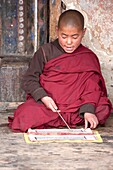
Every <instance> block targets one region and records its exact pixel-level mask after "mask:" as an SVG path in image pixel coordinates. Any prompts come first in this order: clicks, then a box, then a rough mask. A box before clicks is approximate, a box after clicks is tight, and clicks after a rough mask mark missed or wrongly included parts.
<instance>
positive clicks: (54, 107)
mask: <svg viewBox="0 0 113 170" xmlns="http://www.w3.org/2000/svg"><path fill="white" fill-rule="evenodd" d="M41 101H42V102H43V103H44V104H45V106H46V107H47V108H48V109H50V110H52V111H53V112H60V110H58V107H57V105H56V104H55V102H54V100H53V99H52V98H51V97H48V96H45V97H43V98H42V99H41Z"/></svg>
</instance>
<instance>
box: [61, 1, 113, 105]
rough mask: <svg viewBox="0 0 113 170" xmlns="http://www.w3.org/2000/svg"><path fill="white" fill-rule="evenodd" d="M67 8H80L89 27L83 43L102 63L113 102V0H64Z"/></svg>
mask: <svg viewBox="0 0 113 170" xmlns="http://www.w3.org/2000/svg"><path fill="white" fill-rule="evenodd" d="M63 2H64V3H65V5H66V9H78V10H79V11H81V12H82V14H83V15H84V17H85V26H86V28H87V31H86V35H85V37H84V39H83V44H84V45H86V46H88V47H89V48H90V49H92V50H93V51H94V52H95V53H96V54H97V55H98V58H99V60H100V63H101V68H102V73H103V76H104V78H105V82H106V86H107V91H108V95H109V98H110V99H111V101H112V102H113V0H107V1H105V0H91V1H90V0H74V1H73V0H63Z"/></svg>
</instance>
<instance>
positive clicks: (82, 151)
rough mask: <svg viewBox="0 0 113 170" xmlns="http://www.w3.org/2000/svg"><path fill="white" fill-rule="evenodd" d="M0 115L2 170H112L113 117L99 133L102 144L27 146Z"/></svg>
mask: <svg viewBox="0 0 113 170" xmlns="http://www.w3.org/2000/svg"><path fill="white" fill-rule="evenodd" d="M11 114H12V112H9V111H8V112H2V113H0V170H113V115H111V117H110V118H109V120H108V122H107V124H106V127H101V128H98V129H97V130H98V131H99V133H100V134H101V136H102V138H103V141H104V142H103V143H46V144H26V142H25V141H24V137H23V134H22V133H19V134H18V133H12V132H11V131H10V129H9V128H8V127H7V117H8V115H11Z"/></svg>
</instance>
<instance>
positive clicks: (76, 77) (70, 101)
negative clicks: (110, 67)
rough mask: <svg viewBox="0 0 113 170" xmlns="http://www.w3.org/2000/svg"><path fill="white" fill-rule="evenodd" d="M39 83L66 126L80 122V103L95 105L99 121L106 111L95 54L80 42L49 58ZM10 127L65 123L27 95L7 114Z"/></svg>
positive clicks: (107, 114)
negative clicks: (12, 114) (53, 102)
mask: <svg viewBox="0 0 113 170" xmlns="http://www.w3.org/2000/svg"><path fill="white" fill-rule="evenodd" d="M40 84H41V86H42V87H43V88H44V89H45V90H46V92H47V93H48V95H49V96H50V97H52V98H53V100H54V101H55V103H56V104H57V106H58V109H60V110H61V114H62V116H63V117H64V119H65V120H66V121H67V123H68V124H69V126H70V127H73V128H74V127H76V125H83V124H84V119H83V118H81V117H80V115H79V109H80V107H81V106H82V105H84V104H92V105H94V106H95V108H96V110H95V114H96V116H97V118H98V120H99V123H100V124H104V123H105V122H106V120H107V118H108V117H109V115H110V111H111V107H112V106H111V103H110V101H109V99H108V98H107V92H106V87H105V82H104V79H103V77H102V74H101V70H100V65H99V61H98V58H97V57H96V55H95V54H94V53H93V52H92V51H90V50H89V49H87V48H85V47H84V46H81V47H80V48H79V50H76V51H75V52H73V53H72V54H67V53H65V54H63V55H61V56H59V57H56V58H55V59H51V60H50V61H49V62H47V64H46V65H45V68H44V71H43V74H41V76H40ZM9 126H10V127H11V128H12V130H14V131H21V132H25V131H27V129H28V128H50V127H61V126H65V124H64V122H63V121H62V120H61V118H60V117H59V115H58V114H57V113H54V112H52V111H51V110H49V109H47V108H46V107H45V106H44V105H43V104H41V103H37V102H36V101H35V100H34V99H33V98H32V97H31V96H28V98H27V101H26V102H25V103H23V104H22V105H20V106H19V107H18V108H17V110H16V111H15V113H14V118H11V117H10V118H9Z"/></svg>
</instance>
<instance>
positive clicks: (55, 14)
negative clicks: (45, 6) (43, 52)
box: [49, 0, 61, 41]
mask: <svg viewBox="0 0 113 170" xmlns="http://www.w3.org/2000/svg"><path fill="white" fill-rule="evenodd" d="M49 6H50V17H49V41H52V40H54V39H55V38H57V36H56V26H57V22H58V18H59V15H60V14H61V0H51V1H50V4H49Z"/></svg>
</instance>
